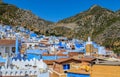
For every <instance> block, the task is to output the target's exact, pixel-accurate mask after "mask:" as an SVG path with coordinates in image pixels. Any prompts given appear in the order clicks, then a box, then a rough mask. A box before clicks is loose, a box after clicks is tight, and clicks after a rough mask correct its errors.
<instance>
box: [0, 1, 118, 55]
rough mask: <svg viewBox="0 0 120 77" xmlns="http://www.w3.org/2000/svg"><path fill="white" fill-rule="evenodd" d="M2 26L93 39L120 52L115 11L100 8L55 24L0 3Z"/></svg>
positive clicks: (93, 7)
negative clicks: (20, 27) (22, 27)
mask: <svg viewBox="0 0 120 77" xmlns="http://www.w3.org/2000/svg"><path fill="white" fill-rule="evenodd" d="M0 23H2V24H7V25H13V26H17V25H20V26H24V27H25V28H28V29H30V30H33V31H35V32H36V33H37V34H45V35H55V36H65V37H68V38H70V39H71V38H78V39H82V40H87V37H88V36H91V37H92V40H93V41H95V42H97V43H99V44H101V45H104V46H106V47H110V48H112V49H113V50H114V51H115V52H119V53H120V11H116V12H113V11H111V10H108V9H106V8H103V7H101V6H98V5H94V6H92V7H91V8H89V9H88V10H87V11H84V12H81V13H79V14H76V15H74V16H72V17H69V18H65V19H63V20H61V21H59V22H57V23H52V22H50V21H46V20H44V19H41V18H39V17H38V16H36V15H34V14H33V13H32V12H31V11H29V10H23V9H20V8H17V7H16V6H14V5H10V4H6V3H0Z"/></svg>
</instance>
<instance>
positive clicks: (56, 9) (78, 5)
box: [3, 0, 120, 22]
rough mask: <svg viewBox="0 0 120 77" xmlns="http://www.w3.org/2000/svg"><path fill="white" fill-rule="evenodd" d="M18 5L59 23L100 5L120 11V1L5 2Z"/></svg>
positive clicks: (47, 0)
mask: <svg viewBox="0 0 120 77" xmlns="http://www.w3.org/2000/svg"><path fill="white" fill-rule="evenodd" d="M3 2H5V3H9V4H13V5H16V6H17V7H19V8H22V9H25V10H31V11H32V13H33V14H35V15H37V16H39V17H40V18H42V19H45V20H48V21H52V22H57V21H59V20H62V19H64V18H68V17H70V16H74V15H76V14H78V13H80V12H83V11H86V10H88V9H89V8H90V7H91V6H93V5H95V4H96V5H99V6H101V7H104V8H107V9H109V10H112V11H117V10H120V0H3Z"/></svg>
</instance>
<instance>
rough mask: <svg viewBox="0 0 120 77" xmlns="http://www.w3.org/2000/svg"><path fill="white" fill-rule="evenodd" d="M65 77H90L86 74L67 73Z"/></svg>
mask: <svg viewBox="0 0 120 77" xmlns="http://www.w3.org/2000/svg"><path fill="white" fill-rule="evenodd" d="M67 77H90V75H88V74H76V73H67Z"/></svg>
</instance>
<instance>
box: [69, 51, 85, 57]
mask: <svg viewBox="0 0 120 77" xmlns="http://www.w3.org/2000/svg"><path fill="white" fill-rule="evenodd" d="M78 54H83V52H69V53H68V55H69V56H70V57H73V56H76V55H78Z"/></svg>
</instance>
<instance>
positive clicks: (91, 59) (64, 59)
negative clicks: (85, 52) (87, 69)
mask: <svg viewBox="0 0 120 77" xmlns="http://www.w3.org/2000/svg"><path fill="white" fill-rule="evenodd" d="M69 60H76V61H80V62H81V61H86V62H91V61H93V60H95V58H80V59H79V58H61V59H58V60H56V61H55V62H56V63H63V62H66V61H69Z"/></svg>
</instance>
